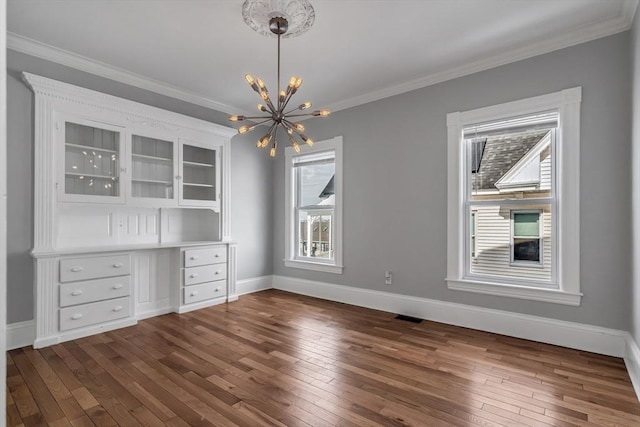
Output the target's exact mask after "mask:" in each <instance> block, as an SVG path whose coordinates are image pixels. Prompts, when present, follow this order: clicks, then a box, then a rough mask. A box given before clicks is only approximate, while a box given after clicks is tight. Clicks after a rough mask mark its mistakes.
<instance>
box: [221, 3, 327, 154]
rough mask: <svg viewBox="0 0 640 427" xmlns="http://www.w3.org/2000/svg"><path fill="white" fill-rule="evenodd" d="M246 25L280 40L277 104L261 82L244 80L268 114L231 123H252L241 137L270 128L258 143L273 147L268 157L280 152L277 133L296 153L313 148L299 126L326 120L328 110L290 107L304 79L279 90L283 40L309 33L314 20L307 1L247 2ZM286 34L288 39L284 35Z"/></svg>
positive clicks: (234, 117) (305, 105) (236, 118)
mask: <svg viewBox="0 0 640 427" xmlns="http://www.w3.org/2000/svg"><path fill="white" fill-rule="evenodd" d="M242 12H243V13H242V14H243V17H244V21H245V23H247V25H249V26H250V27H251V28H252V29H253V30H255V31H257V32H259V33H260V34H262V35H266V36H271V37H273V36H274V35H275V36H276V37H277V38H278V77H277V86H278V91H277V95H276V98H275V100H272V99H271V97H270V96H269V91H268V90H267V86H266V85H265V83H264V81H263V80H262V78H260V77H258V78H257V79H254V78H253V77H252V76H251V75H250V74H247V75H245V76H244V77H245V79H246V80H247V83H248V84H249V86H251V88H252V89H253V90H254V91H256V92H257V93H258V95H260V98H262V101H263V102H264V104H262V103H260V104H258V111H260V112H262V113H266V114H265V115H260V116H241V115H231V116H229V120H230V121H232V122H241V121H245V120H249V121H251V124H247V125H243V126H241V127H240V128H238V133H239V134H245V133H247V132H250V131H252V130H254V129H255V128H257V127H258V126H261V125H266V126H268V131H267V133H266V134H265V135H264V136H263V137H262V138H260V139H259V140H258V142H257V143H256V146H257V147H258V148H263V149H264V148H267V147H268V146H269V145H271V149H270V150H269V155H270V156H271V157H275V155H276V150H277V148H278V141H277V139H278V130H280V131H281V133H282V134H283V135H285V136H286V137H287V138H288V140H289V143H290V144H291V146H292V147H293V149H294V150H295V151H296V153H299V152H300V144H301V143H305V144H307V145H308V146H310V147H312V146H313V140H312V139H311V138H309V137H308V136H306V135H305V134H304V130H305V129H304V125H303V124H302V123H299V122H298V121H297V120H299V119H300V118H302V117H326V116H328V115H329V114H331V113H330V111H329V110H316V111H313V112H310V113H306V112H303V111H305V110H308V109H309V108H311V102H308V101H307V102H305V103H303V104H300V105H298V106H295V107H291V106H290V105H289V102H290V101H291V98H292V97H293V95H294V94H295V93H296V92H297V91H298V89H299V88H300V86H301V85H302V78H300V77H295V76H293V77H291V79H289V84H288V85H287V87H286V89H281V86H280V39H281V38H283V37H285V38H286V37H295V36H298V35H300V34H301V33H303V32H305V31H307V30H308V29H309V28H310V27H311V25H312V24H313V21H314V20H315V12H314V10H313V7H312V6H311V3H309V1H308V0H246V1H245V2H244V4H243V6H242ZM285 34H286V35H285Z"/></svg>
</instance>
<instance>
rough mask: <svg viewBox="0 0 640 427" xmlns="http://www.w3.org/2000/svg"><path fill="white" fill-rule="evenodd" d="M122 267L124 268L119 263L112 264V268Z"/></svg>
mask: <svg viewBox="0 0 640 427" xmlns="http://www.w3.org/2000/svg"><path fill="white" fill-rule="evenodd" d="M122 267H124V264H122V263H120V262H118V263H115V264H113V268H122Z"/></svg>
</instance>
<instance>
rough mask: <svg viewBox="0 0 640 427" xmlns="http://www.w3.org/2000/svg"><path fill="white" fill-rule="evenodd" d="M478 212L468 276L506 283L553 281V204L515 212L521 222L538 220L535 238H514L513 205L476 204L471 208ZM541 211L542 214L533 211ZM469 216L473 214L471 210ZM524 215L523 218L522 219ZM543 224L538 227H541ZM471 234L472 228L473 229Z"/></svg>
mask: <svg viewBox="0 0 640 427" xmlns="http://www.w3.org/2000/svg"><path fill="white" fill-rule="evenodd" d="M470 209H473V211H474V213H475V236H474V237H472V236H468V240H467V241H468V242H469V245H470V246H471V250H469V251H468V254H469V255H468V259H467V261H466V263H467V264H466V265H467V271H468V274H469V275H471V276H482V277H488V278H495V280H497V281H499V280H504V279H505V278H510V279H518V280H526V281H530V280H538V281H547V282H550V281H551V280H552V271H551V269H552V262H551V261H552V254H553V247H552V238H551V223H552V215H551V205H550V204H535V205H534V204H532V205H528V204H527V205H522V206H518V207H517V209H518V210H523V211H529V212H522V213H515V212H514V213H513V218H514V222H515V218H518V223H519V224H520V225H523V226H528V225H530V223H529V222H522V223H520V219H530V215H534V216H535V217H538V221H539V222H538V224H541V226H540V228H536V232H535V233H532V235H533V236H534V238H531V237H528V236H527V235H524V236H514V235H512V229H513V227H512V224H511V221H512V211H513V210H514V207H513V206H509V205H502V206H501V205H500V204H498V203H496V204H492V205H473V206H471V207H470V208H469V210H470ZM536 210H538V211H540V212H541V213H540V214H537V213H535V212H531V211H536ZM468 212H469V213H468V214H469V215H470V214H471V212H470V211H468ZM520 215H522V218H519V217H520ZM538 226H539V225H536V227H538ZM469 231H471V227H469Z"/></svg>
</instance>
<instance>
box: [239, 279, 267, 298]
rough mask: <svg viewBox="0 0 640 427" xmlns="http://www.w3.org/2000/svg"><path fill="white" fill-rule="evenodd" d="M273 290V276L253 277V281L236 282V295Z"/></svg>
mask: <svg viewBox="0 0 640 427" xmlns="http://www.w3.org/2000/svg"><path fill="white" fill-rule="evenodd" d="M272 288H273V276H260V277H252V278H251V279H245V280H238V281H237V282H236V295H246V294H250V293H253V292H259V291H264V290H267V289H272Z"/></svg>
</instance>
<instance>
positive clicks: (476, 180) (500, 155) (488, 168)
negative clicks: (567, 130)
mask: <svg viewBox="0 0 640 427" xmlns="http://www.w3.org/2000/svg"><path fill="white" fill-rule="evenodd" d="M547 132H549V131H548V130H535V131H530V132H522V133H515V134H509V135H496V136H490V137H486V138H476V139H472V140H471V142H472V144H473V145H472V150H471V151H472V153H473V155H474V156H476V157H477V156H480V158H475V159H472V161H471V164H472V173H471V180H472V188H473V190H476V191H477V190H496V186H495V183H496V181H498V180H499V179H500V178H501V177H502V176H503V175H504V174H505V173H507V172H508V171H509V170H510V169H511V168H512V167H513V166H514V165H515V164H516V163H517V162H518V160H520V159H521V158H522V157H523V156H524V155H525V154H526V153H527V152H528V151H529V150H531V149H532V148H533V147H534V146H535V145H536V144H537V143H538V142H539V141H540V140H541V139H542V138H543V137H544V136H545V135H546V134H547ZM480 147H482V148H480Z"/></svg>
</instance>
